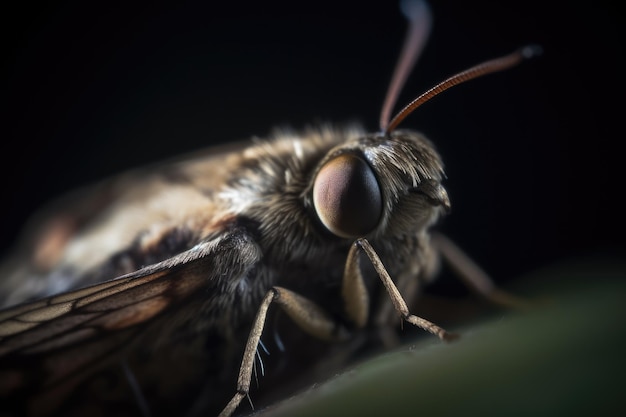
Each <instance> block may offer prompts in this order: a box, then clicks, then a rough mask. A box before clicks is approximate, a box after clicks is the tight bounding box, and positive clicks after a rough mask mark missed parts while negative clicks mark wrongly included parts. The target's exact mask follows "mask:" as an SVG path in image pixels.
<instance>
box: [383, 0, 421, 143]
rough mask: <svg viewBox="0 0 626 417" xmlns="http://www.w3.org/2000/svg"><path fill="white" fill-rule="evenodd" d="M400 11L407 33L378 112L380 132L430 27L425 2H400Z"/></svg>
mask: <svg viewBox="0 0 626 417" xmlns="http://www.w3.org/2000/svg"><path fill="white" fill-rule="evenodd" d="M400 9H401V10H402V14H404V16H405V17H406V18H407V19H408V21H409V31H408V32H407V34H406V38H405V39H404V45H403V46H402V52H400V59H399V60H398V64H397V65H396V68H395V70H394V72H393V76H392V77H391V83H390V84H389V89H388V90H387V96H386V97H385V102H384V104H383V108H382V110H381V112H380V129H381V130H382V131H387V130H388V129H387V125H388V123H389V119H390V118H391V110H393V106H394V105H395V104H396V101H397V100H398V95H399V94H400V91H401V90H402V87H403V86H404V83H405V82H406V79H407V78H408V76H409V73H410V72H411V70H412V69H413V67H414V66H415V62H416V61H417V58H418V57H419V56H420V54H421V53H422V50H423V49H424V46H425V45H426V41H427V40H428V35H429V34H430V29H431V27H432V14H431V13H430V9H429V7H428V5H427V4H426V2H425V1H421V0H417V1H415V0H413V1H412V0H402V1H400Z"/></svg>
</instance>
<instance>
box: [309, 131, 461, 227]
mask: <svg viewBox="0 0 626 417" xmlns="http://www.w3.org/2000/svg"><path fill="white" fill-rule="evenodd" d="M312 178H313V179H312V182H311V184H310V187H309V190H308V192H307V194H308V199H309V201H310V206H311V207H312V209H313V212H314V213H315V215H316V216H317V219H318V220H319V223H320V224H321V225H322V226H323V227H324V228H325V229H326V230H327V231H329V232H330V233H332V234H334V235H335V236H338V237H340V238H347V239H354V238H358V237H364V236H377V235H387V234H392V235H400V234H406V233H411V232H413V233H414V231H415V230H419V229H423V228H425V227H427V226H429V225H430V224H431V223H433V222H434V221H435V220H436V219H437V218H438V217H439V215H440V214H441V213H442V212H444V211H447V210H448V209H449V208H450V201H449V200H448V194H447V193H446V190H445V189H444V188H443V186H442V185H441V180H442V178H443V164H442V162H441V158H440V157H439V154H438V153H437V152H436V150H435V148H434V147H433V145H432V144H431V143H430V141H428V140H427V139H426V138H425V137H424V136H422V135H421V134H419V133H416V132H411V131H396V132H393V133H391V134H388V135H385V136H382V135H380V134H373V135H368V136H365V137H363V138H359V139H357V140H354V141H351V142H348V143H345V144H342V145H339V146H337V147H336V148H334V149H332V150H331V151H330V152H329V153H328V154H327V155H326V157H325V158H324V159H322V160H321V161H320V163H319V165H318V166H317V169H316V170H315V171H314V173H313V177H312Z"/></svg>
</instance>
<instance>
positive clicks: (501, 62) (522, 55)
mask: <svg viewBox="0 0 626 417" xmlns="http://www.w3.org/2000/svg"><path fill="white" fill-rule="evenodd" d="M541 52H542V49H541V47H540V46H538V45H528V46H525V47H523V48H520V49H518V50H517V51H515V52H512V53H510V54H508V55H504V56H502V57H500V58H495V59H492V60H490V61H486V62H483V63H482V64H478V65H476V66H474V67H471V68H469V69H466V70H465V71H461V72H459V73H458V74H456V75H453V76H452V77H450V78H447V79H445V80H444V81H442V82H440V83H439V84H437V85H435V86H434V87H432V88H431V89H429V90H428V91H426V92H425V93H423V94H422V95H420V96H419V97H417V98H416V99H415V100H413V101H412V102H410V103H409V104H408V105H406V106H405V107H404V108H403V109H402V110H400V112H398V114H396V116H395V117H394V118H393V119H392V120H391V122H389V125H387V126H386V127H385V128H383V132H384V133H385V134H388V133H390V132H393V130H394V129H395V128H396V127H398V125H399V124H400V123H401V122H402V121H403V120H404V119H405V118H406V117H407V116H408V115H409V114H411V113H412V112H413V111H414V110H415V109H417V108H418V107H419V106H421V105H422V104H424V103H426V102H427V101H428V100H430V99H431V98H433V97H435V96H436V95H438V94H439V93H442V92H444V91H446V90H447V89H448V88H450V87H454V86H455V85H458V84H461V83H464V82H466V81H469V80H472V79H474V78H478V77H481V76H483V75H486V74H490V73H493V72H498V71H503V70H505V69H508V68H511V67H514V66H516V65H518V64H520V63H521V62H522V61H524V60H525V59H529V58H532V57H535V56H537V55H540V54H541Z"/></svg>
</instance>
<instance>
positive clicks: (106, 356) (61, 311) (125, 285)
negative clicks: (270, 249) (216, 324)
mask: <svg viewBox="0 0 626 417" xmlns="http://www.w3.org/2000/svg"><path fill="white" fill-rule="evenodd" d="M259 258H260V256H259V253H258V250H257V247H256V245H255V244H254V242H253V241H252V240H251V239H250V238H249V237H248V235H247V234H245V233H241V232H225V233H224V234H222V235H220V236H218V237H217V238H214V239H212V240H210V241H206V242H201V243H200V244H198V245H196V246H195V247H193V248H192V249H190V250H188V251H185V252H183V253H181V254H179V255H177V256H175V257H172V258H170V259H168V260H166V261H163V262H159V263H157V264H154V265H151V266H148V267H145V268H143V269H141V270H139V271H136V272H134V273H131V274H128V275H125V276H121V277H119V278H116V279H114V280H111V281H107V282H103V283H100V284H96V285H93V286H90V287H87V288H84V289H80V290H76V291H71V292H67V293H63V294H60V295H56V296H52V297H48V298H44V299H41V300H38V301H35V302H32V303H28V304H23V305H18V306H16V307H13V308H9V309H7V310H4V311H1V312H0V403H3V404H8V403H11V404H15V406H16V407H18V409H20V410H21V411H24V410H22V409H23V408H24V407H27V408H28V409H27V410H26V412H27V413H28V414H33V413H34V414H38V413H39V412H41V411H43V410H49V409H52V408H55V407H56V406H58V403H59V402H61V401H62V400H63V399H64V398H65V397H66V396H67V395H68V394H69V393H70V392H71V391H72V390H73V389H74V387H76V385H77V384H79V383H80V382H81V381H82V380H84V379H85V378H87V377H88V376H89V375H91V374H93V373H94V372H96V371H97V370H98V369H101V368H102V367H105V366H107V365H111V364H112V363H115V362H116V361H118V362H120V363H121V361H122V360H123V358H124V355H125V352H127V351H128V349H130V348H132V347H133V344H134V342H135V341H136V340H137V339H139V338H140V337H141V336H142V333H144V330H146V329H147V328H148V327H149V326H150V325H151V324H158V325H160V326H162V324H163V323H162V321H163V320H167V321H168V322H170V323H176V322H182V321H184V320H185V319H186V318H188V316H189V315H191V314H193V313H195V312H190V311H189V309H188V308H186V304H187V303H188V302H189V300H190V299H192V298H198V297H200V298H202V297H205V298H210V297H212V296H213V297H214V296H217V294H216V292H220V291H222V292H228V291H229V287H228V282H229V281H230V279H231V278H233V277H236V276H238V275H241V274H242V273H244V272H245V271H246V270H247V269H248V268H250V267H251V265H253V264H254V263H255V262H256V261H258V259H259ZM233 280H234V279H233ZM152 342H154V343H157V342H156V341H152ZM33 408H34V409H33Z"/></svg>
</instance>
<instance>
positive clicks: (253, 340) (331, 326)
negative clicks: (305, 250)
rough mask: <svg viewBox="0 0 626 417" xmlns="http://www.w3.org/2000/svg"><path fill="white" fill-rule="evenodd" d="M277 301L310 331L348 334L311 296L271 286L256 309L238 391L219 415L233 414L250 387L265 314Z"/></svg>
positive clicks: (328, 336)
mask: <svg viewBox="0 0 626 417" xmlns="http://www.w3.org/2000/svg"><path fill="white" fill-rule="evenodd" d="M272 303H276V304H278V305H279V306H280V307H281V308H282V309H283V311H285V312H286V313H287V315H289V317H291V319H292V320H293V321H294V322H295V323H296V324H297V325H298V326H300V327H301V328H302V329H303V330H305V331H306V332H307V333H309V334H311V335H313V336H315V337H317V338H319V339H323V340H341V339H345V338H346V337H347V335H348V332H347V330H346V329H345V328H344V327H343V326H341V325H340V324H339V323H337V322H336V321H334V320H333V319H332V317H330V315H329V314H327V313H326V312H325V311H324V310H323V309H322V308H321V307H319V306H318V305H317V304H315V303H314V302H312V301H311V300H309V299H307V298H305V297H302V296H301V295H298V294H296V293H294V292H293V291H289V290H288V289H285V288H282V287H273V288H272V289H270V290H269V291H268V292H267V294H266V295H265V297H264V298H263V301H262V302H261V306H260V307H259V310H258V312H257V315H256V318H255V319H254V323H253V325H252V330H251V331H250V335H249V336H248V341H247V342H246V348H245V351H244V354H243V359H242V361H241V367H240V368H239V377H238V378H237V392H236V393H235V395H234V396H233V398H232V399H231V400H230V402H229V403H228V404H227V405H226V407H225V408H224V410H222V412H221V413H220V416H223V417H228V416H230V415H231V414H232V413H233V412H234V411H235V410H236V409H237V407H238V406H239V404H240V403H241V400H243V399H244V398H245V397H246V396H247V395H248V391H249V390H250V381H251V380H252V369H253V367H254V357H255V354H256V351H257V348H258V346H259V340H260V339H261V334H262V333H263V328H264V327H265V318H266V316H267V309H268V308H269V306H270V304H272Z"/></svg>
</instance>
